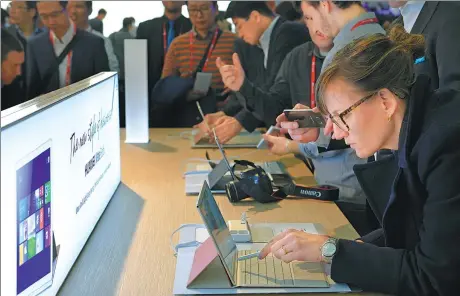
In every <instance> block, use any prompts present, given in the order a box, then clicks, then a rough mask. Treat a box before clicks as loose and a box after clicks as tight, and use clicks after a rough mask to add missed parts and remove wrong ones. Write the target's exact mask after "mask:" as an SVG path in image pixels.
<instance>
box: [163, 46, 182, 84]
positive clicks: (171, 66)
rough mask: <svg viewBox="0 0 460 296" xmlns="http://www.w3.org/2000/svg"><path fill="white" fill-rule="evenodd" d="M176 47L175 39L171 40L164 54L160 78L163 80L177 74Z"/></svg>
mask: <svg viewBox="0 0 460 296" xmlns="http://www.w3.org/2000/svg"><path fill="white" fill-rule="evenodd" d="M176 46H177V38H176V39H174V40H173V42H172V43H171V45H170V46H169V49H168V52H167V53H166V57H165V63H164V65H163V72H162V74H161V78H165V77H168V76H172V75H177V74H178V73H179V67H178V64H177V61H176Z"/></svg>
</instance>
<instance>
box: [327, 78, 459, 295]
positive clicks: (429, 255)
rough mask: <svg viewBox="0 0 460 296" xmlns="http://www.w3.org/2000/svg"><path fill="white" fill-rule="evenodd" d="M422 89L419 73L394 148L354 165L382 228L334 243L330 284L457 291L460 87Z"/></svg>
mask: <svg viewBox="0 0 460 296" xmlns="http://www.w3.org/2000/svg"><path fill="white" fill-rule="evenodd" d="M429 88H430V81H429V79H427V77H426V76H419V77H418V78H417V82H416V84H415V85H414V87H413V89H412V92H411V96H410V100H409V101H408V108H407V110H406V115H405V117H404V120H403V124H402V127H401V133H400V138H399V149H398V151H397V152H395V153H394V154H393V155H391V156H388V157H386V158H383V160H380V161H377V162H371V163H367V164H364V165H359V166H358V165H357V166H355V173H356V176H357V177H358V180H359V181H360V183H361V186H362V188H363V190H364V191H365V193H366V195H367V197H368V200H369V204H370V205H371V207H372V209H373V210H374V213H375V214H376V216H377V218H378V219H379V221H380V223H381V225H382V228H381V229H379V230H376V231H375V232H373V233H371V234H370V235H368V236H365V237H363V240H364V241H365V242H367V243H358V242H354V241H348V240H339V245H338V252H337V254H336V256H335V257H334V259H333V261H332V279H333V280H334V281H336V282H343V283H349V284H352V285H355V286H358V287H360V288H362V289H364V290H366V291H374V292H380V293H386V294H397V295H404V296H411V295H414V296H415V295H417V296H422V295H427V296H428V295H430V296H433V295H443V296H444V295H458V291H460V277H459V276H460V252H459V251H458V249H459V247H458V246H459V245H460V215H459V213H460V182H459V171H460V152H459V151H460V117H459V116H458V110H460V92H458V91H457V90H439V91H437V92H436V93H431V92H430V90H429ZM395 173H396V174H395ZM392 176H396V177H392ZM388 184H391V188H392V189H391V193H390V196H384V195H382V194H381V192H382V190H381V188H384V187H385V186H387V185H388ZM383 192H385V190H383ZM357 266H359V268H356V267H357Z"/></svg>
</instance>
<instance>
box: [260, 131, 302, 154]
mask: <svg viewBox="0 0 460 296" xmlns="http://www.w3.org/2000/svg"><path fill="white" fill-rule="evenodd" d="M263 137H264V140H265V141H266V142H267V146H268V150H269V151H270V152H271V153H273V154H275V155H280V156H281V155H286V154H289V153H294V152H296V151H297V150H298V149H291V146H292V144H294V143H292V141H291V140H289V139H287V138H286V137H284V136H283V135H281V136H272V135H267V134H265V135H263ZM295 145H297V144H296V143H295ZM293 150H295V151H293Z"/></svg>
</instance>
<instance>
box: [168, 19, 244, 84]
mask: <svg viewBox="0 0 460 296" xmlns="http://www.w3.org/2000/svg"><path fill="white" fill-rule="evenodd" d="M190 32H192V34H193V39H192V40H193V44H192V45H190ZM190 32H187V33H185V34H182V35H180V36H178V37H176V38H175V39H174V41H173V42H172V43H171V45H170V47H169V49H168V52H167V54H166V58H165V63H164V67H163V74H162V75H161V76H162V78H164V77H167V76H171V75H177V76H180V77H184V78H185V77H190V76H191V75H192V74H193V72H195V71H196V68H197V67H198V64H199V63H200V61H201V59H202V58H203V56H204V53H205V51H206V49H207V48H208V45H209V43H210V42H211V40H212V38H213V37H214V34H215V27H214V28H212V30H210V31H209V34H208V36H207V37H206V38H205V39H202V38H200V37H199V36H198V35H197V34H196V33H195V31H194V30H193V29H192V31H190ZM235 39H236V37H235V35H234V34H233V33H231V32H222V34H221V35H220V38H219V40H218V41H217V43H216V46H215V47H214V50H213V51H212V54H211V56H210V58H209V60H208V63H207V64H206V68H205V69H204V71H203V72H206V73H212V84H211V87H212V88H213V89H218V90H221V89H223V88H224V83H223V82H222V77H221V75H220V73H219V69H217V66H216V59H217V58H218V57H220V58H221V59H222V61H223V62H224V63H226V64H232V54H233V43H234V42H235ZM190 48H192V49H193V60H192V63H191V65H190V57H191V54H192V52H191V51H190Z"/></svg>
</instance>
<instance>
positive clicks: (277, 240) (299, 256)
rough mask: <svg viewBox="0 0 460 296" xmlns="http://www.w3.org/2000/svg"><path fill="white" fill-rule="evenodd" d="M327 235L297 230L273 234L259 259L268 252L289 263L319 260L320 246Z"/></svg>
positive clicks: (320, 259)
mask: <svg viewBox="0 0 460 296" xmlns="http://www.w3.org/2000/svg"><path fill="white" fill-rule="evenodd" d="M328 238H329V237H328V236H325V235H317V234H310V233H305V232H303V231H299V230H293V229H290V230H286V231H284V232H283V233H280V234H278V235H277V236H275V237H274V238H273V239H272V240H271V241H270V242H269V243H268V244H267V245H266V246H265V247H264V248H263V249H262V250H261V251H260V255H259V259H263V258H265V257H267V255H269V254H270V253H271V254H273V256H275V257H276V258H278V259H280V260H282V261H284V262H286V263H289V262H292V261H305V262H321V261H322V255H321V247H322V246H323V245H324V243H325V242H326V241H327V240H328Z"/></svg>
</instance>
